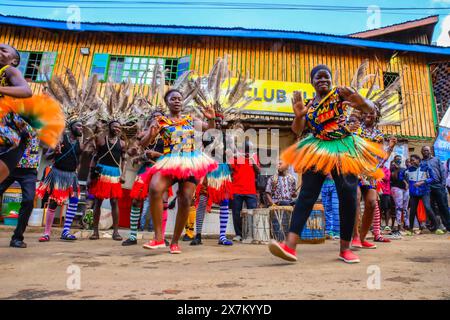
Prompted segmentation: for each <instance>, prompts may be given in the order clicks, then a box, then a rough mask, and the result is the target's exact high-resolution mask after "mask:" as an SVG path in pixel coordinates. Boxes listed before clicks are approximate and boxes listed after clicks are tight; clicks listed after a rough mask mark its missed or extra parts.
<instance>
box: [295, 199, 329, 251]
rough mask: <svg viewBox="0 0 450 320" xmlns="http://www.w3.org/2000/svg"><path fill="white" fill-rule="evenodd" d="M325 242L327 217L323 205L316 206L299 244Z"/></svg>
mask: <svg viewBox="0 0 450 320" xmlns="http://www.w3.org/2000/svg"><path fill="white" fill-rule="evenodd" d="M324 242H325V215H324V209H323V205H322V204H317V203H316V204H315V205H314V207H313V210H312V211H311V215H310V216H309V218H308V221H307V222H306V225H305V228H303V231H302V233H301V235H300V240H299V243H311V244H316V243H324Z"/></svg>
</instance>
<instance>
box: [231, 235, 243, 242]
mask: <svg viewBox="0 0 450 320" xmlns="http://www.w3.org/2000/svg"><path fill="white" fill-rule="evenodd" d="M233 241H236V242H237V241H242V237H241V236H235V237H234V238H233Z"/></svg>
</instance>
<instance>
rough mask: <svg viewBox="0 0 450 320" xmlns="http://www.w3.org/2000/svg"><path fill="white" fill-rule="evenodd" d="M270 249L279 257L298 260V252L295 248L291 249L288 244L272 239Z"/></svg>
mask: <svg viewBox="0 0 450 320" xmlns="http://www.w3.org/2000/svg"><path fill="white" fill-rule="evenodd" d="M269 251H270V253H272V254H273V255H274V256H276V257H278V258H281V259H284V260H287V261H297V252H296V251H295V249H291V248H289V247H288V246H287V245H286V244H284V243H279V242H277V241H276V240H273V239H272V240H270V242H269Z"/></svg>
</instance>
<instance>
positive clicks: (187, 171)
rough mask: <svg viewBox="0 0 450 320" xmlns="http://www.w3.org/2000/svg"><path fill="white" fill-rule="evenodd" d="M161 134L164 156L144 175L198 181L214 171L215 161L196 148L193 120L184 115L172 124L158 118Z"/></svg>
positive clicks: (169, 121)
mask: <svg viewBox="0 0 450 320" xmlns="http://www.w3.org/2000/svg"><path fill="white" fill-rule="evenodd" d="M157 121H158V124H159V126H160V128H161V129H160V135H161V138H162V139H163V141H164V154H163V156H162V157H160V158H159V159H158V161H157V162H156V163H155V165H154V166H152V167H151V168H149V169H147V171H146V173H145V175H146V176H147V175H153V174H154V173H156V172H159V173H160V174H161V175H163V176H169V177H171V178H174V179H178V180H186V179H189V178H195V179H196V180H200V179H201V178H203V177H204V176H206V175H207V174H208V173H209V172H211V171H213V170H215V169H217V162H216V161H214V160H213V159H212V158H210V157H209V156H208V155H206V154H205V153H203V152H201V151H199V150H196V149H195V143H194V142H195V139H194V134H195V130H194V121H193V119H192V118H191V117H190V116H185V117H182V118H181V119H179V120H178V121H174V120H172V119H169V118H168V117H165V116H160V117H158V118H157Z"/></svg>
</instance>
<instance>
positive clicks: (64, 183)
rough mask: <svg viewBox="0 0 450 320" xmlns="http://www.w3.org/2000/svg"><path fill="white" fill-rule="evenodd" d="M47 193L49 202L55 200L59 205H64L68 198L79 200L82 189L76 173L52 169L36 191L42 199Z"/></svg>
mask: <svg viewBox="0 0 450 320" xmlns="http://www.w3.org/2000/svg"><path fill="white" fill-rule="evenodd" d="M46 193H48V194H49V200H54V201H55V202H56V203H57V204H58V205H62V204H64V203H65V201H66V200H67V199H68V198H71V197H78V198H79V193H80V189H79V186H78V178H77V174H76V172H75V171H62V170H59V169H56V168H52V169H51V171H50V172H49V174H48V175H47V177H45V179H44V181H42V182H41V183H40V184H39V186H38V187H37V189H36V195H37V196H38V197H39V198H41V199H42V198H44V196H45V194H46Z"/></svg>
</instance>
